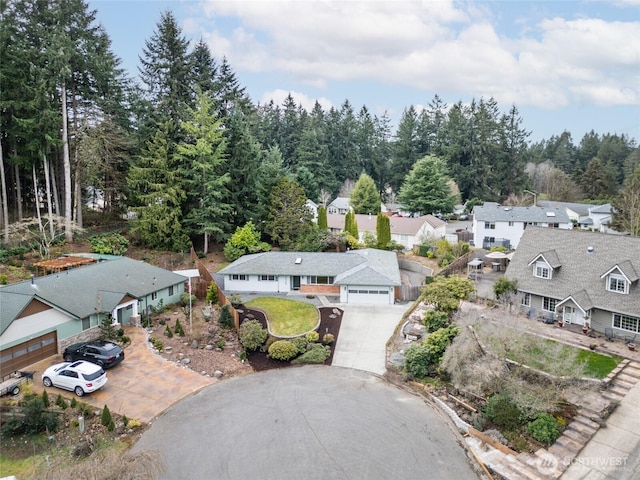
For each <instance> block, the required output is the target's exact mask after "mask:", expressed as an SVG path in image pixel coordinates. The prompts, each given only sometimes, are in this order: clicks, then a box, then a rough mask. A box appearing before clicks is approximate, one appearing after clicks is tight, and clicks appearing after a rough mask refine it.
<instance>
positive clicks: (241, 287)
mask: <svg viewBox="0 0 640 480" xmlns="http://www.w3.org/2000/svg"><path fill="white" fill-rule="evenodd" d="M279 288H280V282H279V281H278V277H277V276H276V279H275V280H260V277H259V276H258V275H247V280H233V279H232V278H231V275H226V276H225V277H224V289H225V290H228V291H230V292H269V293H277V292H282V291H285V292H288V291H289V290H288V289H286V290H280V289H279Z"/></svg>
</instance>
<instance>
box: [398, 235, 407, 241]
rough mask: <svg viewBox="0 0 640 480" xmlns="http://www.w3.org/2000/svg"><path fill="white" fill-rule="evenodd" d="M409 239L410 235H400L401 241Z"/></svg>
mask: <svg viewBox="0 0 640 480" xmlns="http://www.w3.org/2000/svg"><path fill="white" fill-rule="evenodd" d="M408 240H409V235H400V241H401V242H406V241H408Z"/></svg>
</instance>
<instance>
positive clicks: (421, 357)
mask: <svg viewBox="0 0 640 480" xmlns="http://www.w3.org/2000/svg"><path fill="white" fill-rule="evenodd" d="M432 358H433V357H432V355H431V350H430V349H429V347H427V346H425V345H422V344H420V343H414V344H413V345H410V346H409V347H408V348H407V349H406V350H405V352H404V369H405V370H406V371H407V372H408V373H410V374H411V375H413V376H414V377H416V378H422V377H426V376H427V375H428V374H429V366H430V365H431V364H432Z"/></svg>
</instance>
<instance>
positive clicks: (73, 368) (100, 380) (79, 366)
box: [42, 360, 107, 397]
mask: <svg viewBox="0 0 640 480" xmlns="http://www.w3.org/2000/svg"><path fill="white" fill-rule="evenodd" d="M42 383H43V384H44V386H45V387H51V386H54V387H58V388H63V389H65V390H70V391H72V392H75V394H76V395H77V396H79V397H82V396H83V395H84V394H85V393H91V392H95V391H96V390H98V389H100V388H102V387H104V386H105V384H106V383H107V374H106V373H105V371H104V370H103V369H102V367H101V366H100V365H96V364H95V363H90V362H85V361H83V360H79V361H77V362H73V363H71V362H64V363H59V364H57V365H53V366H51V367H49V368H47V369H46V370H45V371H44V373H43V374H42Z"/></svg>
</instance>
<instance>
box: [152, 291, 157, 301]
mask: <svg viewBox="0 0 640 480" xmlns="http://www.w3.org/2000/svg"><path fill="white" fill-rule="evenodd" d="M157 299H158V292H153V293H152V294H151V300H157Z"/></svg>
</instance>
